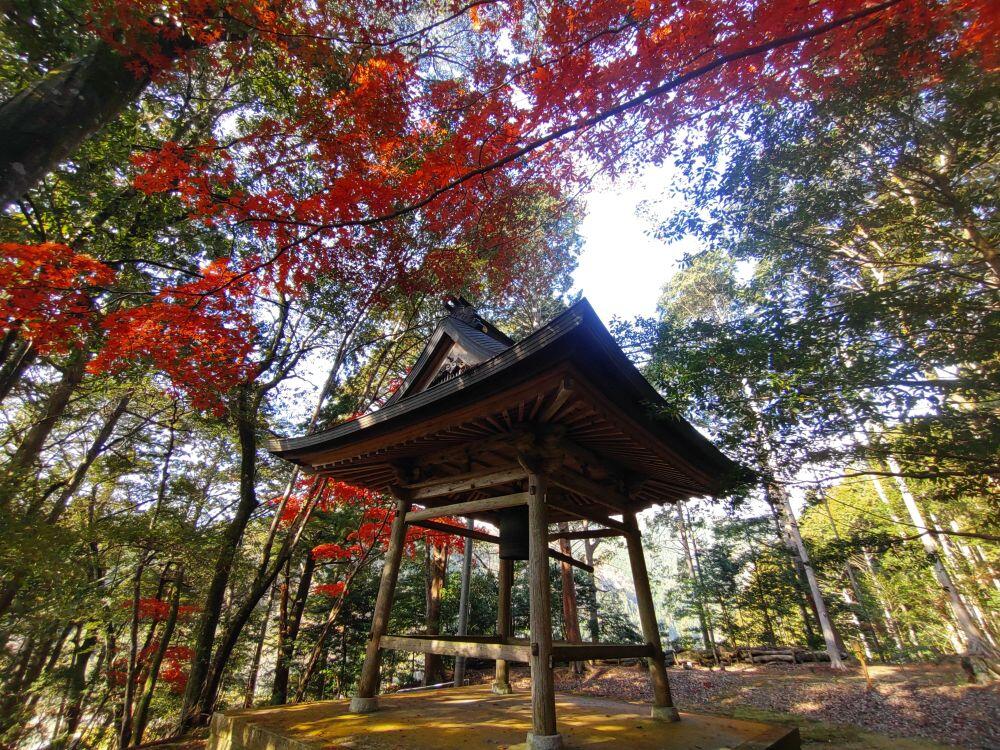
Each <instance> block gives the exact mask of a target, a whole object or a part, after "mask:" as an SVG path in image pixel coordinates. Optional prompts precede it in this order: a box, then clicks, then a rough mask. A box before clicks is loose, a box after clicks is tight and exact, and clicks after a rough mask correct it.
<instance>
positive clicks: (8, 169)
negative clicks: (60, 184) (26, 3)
mask: <svg viewBox="0 0 1000 750" xmlns="http://www.w3.org/2000/svg"><path fill="white" fill-rule="evenodd" d="M148 83H149V76H148V75H145V74H140V75H136V73H135V72H134V71H133V70H131V69H130V68H129V66H128V61H127V60H126V59H125V58H124V57H122V56H121V55H119V54H118V53H117V52H115V51H114V50H112V49H111V48H110V47H109V46H108V45H107V44H105V43H103V42H99V43H98V44H97V45H96V46H95V47H94V48H93V49H92V50H91V51H90V53H88V54H87V55H85V56H83V57H81V58H79V59H77V60H74V61H72V62H70V63H68V64H67V65H66V66H64V67H62V68H57V69H55V70H53V71H51V72H50V73H48V75H46V76H45V77H44V78H42V79H41V80H39V81H36V82H35V83H33V84H32V85H31V86H29V87H27V88H25V89H22V90H21V91H19V92H18V93H17V94H15V95H14V96H13V97H11V98H10V99H8V100H7V101H5V102H4V103H3V104H2V105H0V144H2V145H0V208H4V207H6V206H7V205H8V204H10V203H11V202H13V201H16V200H18V199H19V198H20V197H21V196H22V195H24V194H25V193H26V192H27V191H28V190H30V189H31V188H33V187H34V186H35V185H37V184H38V183H39V182H40V181H41V180H42V178H43V177H45V175H46V174H48V173H49V172H51V171H52V170H53V169H55V168H56V166H57V165H58V164H59V162H61V161H63V160H65V159H67V158H69V157H70V156H72V155H73V153H74V152H75V151H76V150H77V148H79V146H80V144H81V143H83V142H84V141H85V140H86V139H87V138H89V137H90V136H91V135H93V134H94V133H96V132H97V131H98V130H100V129H101V128H102V127H104V126H105V125H107V124H108V123H110V122H113V121H114V120H115V119H116V118H117V117H118V115H119V114H120V113H121V111H122V110H124V109H125V107H127V106H128V105H129V104H131V103H132V102H133V101H135V100H136V99H137V98H138V97H139V94H140V93H142V90H143V89H144V88H145V87H146V85H147V84H148Z"/></svg>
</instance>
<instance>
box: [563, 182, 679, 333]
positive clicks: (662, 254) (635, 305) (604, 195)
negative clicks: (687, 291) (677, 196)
mask: <svg viewBox="0 0 1000 750" xmlns="http://www.w3.org/2000/svg"><path fill="white" fill-rule="evenodd" d="M670 172H671V169H670V168H669V167H658V168H657V167H654V168H650V169H648V170H646V171H645V172H644V173H643V174H642V175H640V176H639V177H637V178H634V179H633V180H631V181H629V183H628V184H625V183H621V184H618V185H602V186H600V187H599V188H598V189H596V190H595V191H594V192H592V193H590V194H588V195H587V196H586V197H585V201H586V208H587V214H586V217H585V219H584V221H583V224H582V226H581V228H580V233H581V235H582V236H583V239H584V246H583V251H582V253H581V254H580V264H579V268H577V271H576V274H575V277H574V280H575V282H576V285H575V288H574V291H576V290H582V291H583V294H584V296H585V297H586V298H587V299H588V300H589V301H590V303H591V304H592V305H593V306H594V309H595V310H596V311H597V314H598V315H599V316H600V317H601V319H602V320H603V321H604V322H605V323H608V322H610V320H611V319H612V318H614V317H619V318H625V319H628V318H633V317H635V316H637V315H653V314H654V313H655V312H656V301H657V299H659V296H660V289H661V288H662V287H663V284H664V283H665V282H666V281H667V280H668V279H669V278H670V277H671V276H672V275H673V273H674V272H675V271H676V270H677V262H678V261H679V260H680V259H681V258H682V257H683V255H684V254H685V253H686V252H693V251H695V250H697V243H696V242H695V241H694V240H693V239H691V238H685V239H683V240H681V241H680V242H675V243H670V244H668V243H665V242H662V241H660V240H658V239H656V238H655V237H653V236H652V235H651V230H652V228H653V225H652V224H651V223H650V222H649V221H648V220H647V219H646V218H643V217H640V216H638V215H637V211H638V209H639V207H640V204H641V203H642V202H643V201H647V200H651V201H657V200H660V199H662V198H663V194H664V192H665V189H666V187H667V186H668V185H669V181H670V178H671V175H670ZM663 208H664V207H663V206H662V204H661V206H659V207H658V211H659V210H661V209H663Z"/></svg>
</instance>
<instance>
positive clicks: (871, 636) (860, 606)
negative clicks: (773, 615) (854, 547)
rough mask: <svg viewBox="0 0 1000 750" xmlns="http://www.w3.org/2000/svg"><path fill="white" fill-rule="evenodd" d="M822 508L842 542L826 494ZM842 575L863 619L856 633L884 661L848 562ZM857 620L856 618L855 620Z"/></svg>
mask: <svg viewBox="0 0 1000 750" xmlns="http://www.w3.org/2000/svg"><path fill="white" fill-rule="evenodd" d="M823 507H824V508H825V509H826V516H827V518H829V519H830V528H831V529H832V530H833V536H834V538H835V539H836V540H837V541H838V542H840V541H843V540H842V539H841V536H840V530H839V529H838V528H837V522H836V520H834V518H833V511H832V510H831V509H830V500H829V499H828V498H827V496H826V494H823ZM844 575H846V576H847V581H848V583H849V584H850V587H851V591H852V592H854V603H855V604H856V605H857V607H858V609H859V610H860V612H861V615H862V616H863V617H864V625H862V623H861V621H860V620H858V631H859V632H860V633H863V634H866V635H867V636H868V638H869V639H870V640H871V642H872V645H873V646H874V647H875V651H876V652H878V654H879V658H881V659H885V658H886V657H885V651H884V650H883V649H882V642H881V640H880V639H879V636H878V629H877V628H876V627H875V618H874V617H872V614H871V611H870V610H869V609H868V606H867V605H866V604H865V599H864V593H863V592H862V591H861V586H860V585H859V584H858V579H857V578H856V577H855V575H854V566H853V565H852V564H851V561H850V560H847V562H845V563H844ZM847 601H848V603H851V602H850V597H848V598H847ZM855 619H857V618H855ZM869 658H871V654H869Z"/></svg>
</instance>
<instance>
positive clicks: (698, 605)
mask: <svg viewBox="0 0 1000 750" xmlns="http://www.w3.org/2000/svg"><path fill="white" fill-rule="evenodd" d="M677 530H678V531H679V532H680V537H681V547H682V548H683V549H684V559H685V561H686V563H687V570H688V576H689V577H690V579H691V583H692V585H694V587H695V609H696V610H697V613H698V625H699V626H700V627H701V642H702V645H703V646H704V647H705V650H706V651H708V650H709V649H711V651H712V654H713V655H714V654H715V645H714V643H713V642H712V639H711V638H710V637H709V635H708V622H707V620H706V618H705V605H704V604H703V603H702V600H701V587H700V586H699V585H698V575H697V573H696V571H695V567H694V556H693V555H692V554H691V545H690V543H689V542H688V533H687V521H686V520H685V519H684V510H683V508H682V507H681V504H680V503H677Z"/></svg>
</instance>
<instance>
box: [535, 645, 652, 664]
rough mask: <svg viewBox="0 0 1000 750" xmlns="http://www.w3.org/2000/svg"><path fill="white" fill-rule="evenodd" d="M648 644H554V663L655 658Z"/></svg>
mask: <svg viewBox="0 0 1000 750" xmlns="http://www.w3.org/2000/svg"><path fill="white" fill-rule="evenodd" d="M655 654H656V652H655V651H654V649H653V647H652V646H650V645H649V644H648V643H565V642H557V643H553V644H552V661H589V660H591V659H639V658H643V657H649V656H655Z"/></svg>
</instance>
